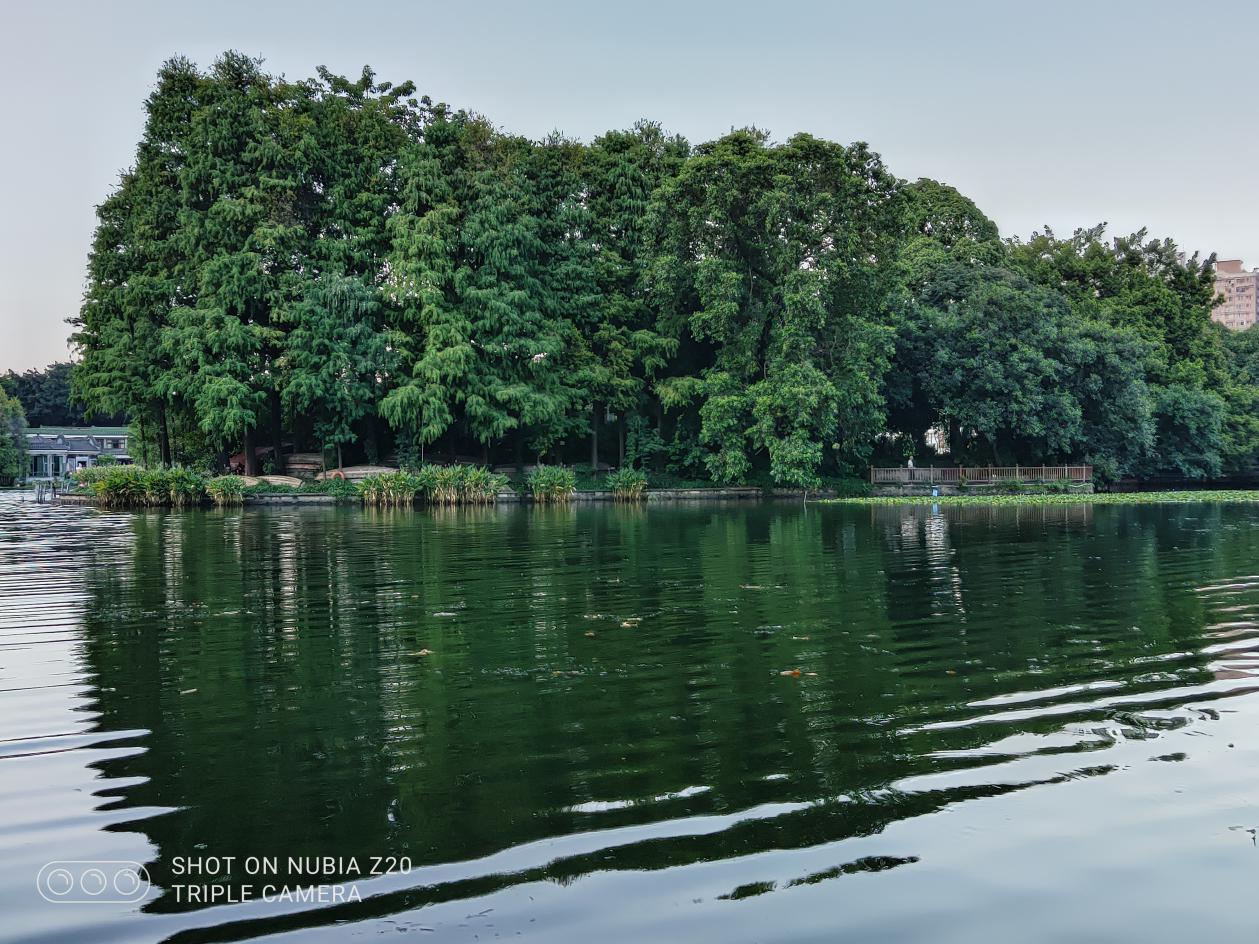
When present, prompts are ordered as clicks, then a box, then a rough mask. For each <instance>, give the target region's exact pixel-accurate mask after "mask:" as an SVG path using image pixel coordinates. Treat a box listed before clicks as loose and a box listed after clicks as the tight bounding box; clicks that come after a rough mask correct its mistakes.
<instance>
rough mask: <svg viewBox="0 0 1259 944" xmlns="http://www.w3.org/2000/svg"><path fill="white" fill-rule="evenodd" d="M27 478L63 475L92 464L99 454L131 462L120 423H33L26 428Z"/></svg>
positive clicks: (37, 478) (123, 463) (118, 460)
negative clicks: (95, 424)
mask: <svg viewBox="0 0 1259 944" xmlns="http://www.w3.org/2000/svg"><path fill="white" fill-rule="evenodd" d="M26 452H27V455H28V456H29V457H30V460H29V463H28V465H27V470H26V477H27V479H28V480H31V481H35V480H39V479H60V478H65V477H66V476H68V475H69V474H70V473H71V472H74V471H75V470H77V469H86V468H87V467H88V466H92V465H95V464H96V461H97V460H98V459H99V458H100V457H101V456H110V457H112V458H113V459H114V461H115V462H118V463H120V464H122V465H126V464H128V463H130V462H131V455H130V454H129V453H128V452H127V429H126V427H124V426H82V427H75V426H35V427H32V428H31V429H28V430H27V431H26Z"/></svg>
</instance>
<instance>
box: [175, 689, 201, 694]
mask: <svg viewBox="0 0 1259 944" xmlns="http://www.w3.org/2000/svg"><path fill="white" fill-rule="evenodd" d="M196 693H197V690H196V689H195V688H185V689H184V690H183V691H182V692H180V693H179V694H181V695H195V694H196Z"/></svg>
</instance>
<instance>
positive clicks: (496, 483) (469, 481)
mask: <svg viewBox="0 0 1259 944" xmlns="http://www.w3.org/2000/svg"><path fill="white" fill-rule="evenodd" d="M459 468H460V469H461V470H462V472H463V484H462V489H461V492H462V495H463V500H464V501H465V502H468V503H470V504H473V505H488V504H490V503H491V502H494V501H496V500H497V499H498V493H499V492H501V491H502V490H503V489H504V488H506V487H507V476H505V475H503V474H502V473H500V472H491V471H490V470H489V469H487V468H485V467H484V466H459Z"/></svg>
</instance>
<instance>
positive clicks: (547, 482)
mask: <svg viewBox="0 0 1259 944" xmlns="http://www.w3.org/2000/svg"><path fill="white" fill-rule="evenodd" d="M576 491H577V474H576V473H575V472H573V470H572V469H566V468H563V467H561V466H554V465H540V466H538V467H537V468H535V469H534V470H533V471H532V472H530V473H529V493H530V494H531V495H533V499H534V501H539V502H566V501H568V500H569V499H570V498H572V497H573V493H574V492H576Z"/></svg>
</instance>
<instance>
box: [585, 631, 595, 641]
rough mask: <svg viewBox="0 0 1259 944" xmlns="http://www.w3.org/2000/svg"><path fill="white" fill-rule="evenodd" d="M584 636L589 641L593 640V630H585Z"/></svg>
mask: <svg viewBox="0 0 1259 944" xmlns="http://www.w3.org/2000/svg"><path fill="white" fill-rule="evenodd" d="M586 636H588V637H589V638H590V639H594V636H595V634H594V630H592V629H588V630H586Z"/></svg>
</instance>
